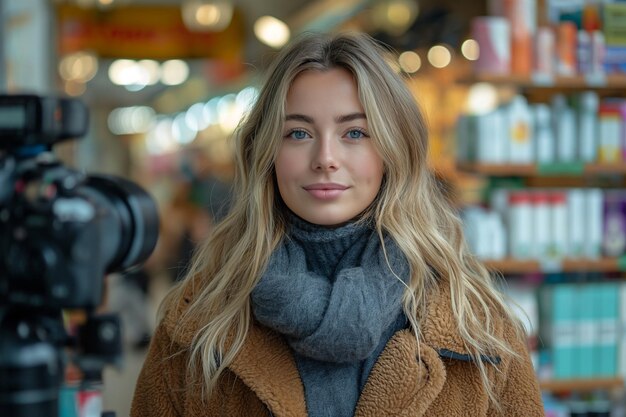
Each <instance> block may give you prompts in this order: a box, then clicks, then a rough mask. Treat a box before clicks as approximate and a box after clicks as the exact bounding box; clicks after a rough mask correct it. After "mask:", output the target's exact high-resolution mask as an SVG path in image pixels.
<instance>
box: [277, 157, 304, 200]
mask: <svg viewBox="0 0 626 417" xmlns="http://www.w3.org/2000/svg"><path fill="white" fill-rule="evenodd" d="M299 166H300V164H299V163H298V160H297V158H296V157H295V155H293V154H292V153H290V152H287V151H285V150H281V151H280V152H279V153H278V156H277V157H276V162H275V163H274V169H275V171H276V182H277V183H278V188H279V190H281V192H282V189H283V188H284V187H285V185H286V184H288V183H289V182H290V181H292V180H294V179H296V178H297V176H298V167H299Z"/></svg>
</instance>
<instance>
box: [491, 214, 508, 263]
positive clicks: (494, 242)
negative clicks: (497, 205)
mask: <svg viewBox="0 0 626 417" xmlns="http://www.w3.org/2000/svg"><path fill="white" fill-rule="evenodd" d="M487 223H488V227H487V228H488V230H489V257H490V259H504V258H505V257H506V253H507V250H506V248H507V242H506V230H505V228H504V223H503V222H502V217H500V215H499V214H498V213H496V212H495V211H491V212H489V213H488V219H487Z"/></svg>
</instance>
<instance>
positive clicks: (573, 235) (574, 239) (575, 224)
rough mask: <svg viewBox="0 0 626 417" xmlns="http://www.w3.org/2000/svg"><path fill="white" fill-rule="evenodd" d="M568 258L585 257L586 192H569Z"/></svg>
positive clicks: (577, 189) (577, 190)
mask: <svg viewBox="0 0 626 417" xmlns="http://www.w3.org/2000/svg"><path fill="white" fill-rule="evenodd" d="M567 223H568V227H567V230H568V237H567V256H568V257H570V258H582V257H583V256H584V255H585V240H586V235H585V223H586V217H585V191H584V190H581V189H579V188H572V189H570V190H568V191H567Z"/></svg>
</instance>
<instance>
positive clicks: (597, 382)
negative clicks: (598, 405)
mask: <svg viewBox="0 0 626 417" xmlns="http://www.w3.org/2000/svg"><path fill="white" fill-rule="evenodd" d="M539 385H540V387H541V390H542V391H550V392H553V393H567V392H572V391H577V392H588V391H595V390H599V389H605V390H610V389H621V388H624V380H623V379H622V378H593V379H564V380H551V381H539Z"/></svg>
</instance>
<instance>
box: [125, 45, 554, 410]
mask: <svg viewBox="0 0 626 417" xmlns="http://www.w3.org/2000/svg"><path fill="white" fill-rule="evenodd" d="M427 153H428V138H427V132H426V127H425V123H424V121H423V117H422V115H421V114H420V112H419V110H418V108H417V106H416V104H415V102H414V100H413V98H412V96H411V94H410V92H409V91H408V90H407V88H406V87H405V85H404V83H403V81H402V80H401V79H400V78H399V77H398V76H397V75H396V74H395V73H394V71H393V70H392V69H391V68H390V67H389V66H388V65H387V63H386V61H385V59H384V52H383V50H382V49H381V48H379V47H378V46H377V44H376V43H375V42H374V41H372V40H371V39H370V38H368V37H367V36H365V35H346V34H343V35H335V36H333V35H308V36H304V37H302V38H300V39H299V40H297V41H295V42H294V43H292V44H291V45H290V46H288V47H287V48H285V49H284V50H283V51H282V52H281V53H280V55H279V56H278V57H277V59H276V61H275V63H274V65H273V66H272V67H271V68H270V70H269V76H268V78H267V81H266V83H265V85H264V87H263V88H262V90H261V92H260V94H259V98H258V100H257V102H256V104H255V106H254V107H253V109H252V110H251V112H250V114H249V115H248V116H247V118H246V120H245V121H244V122H243V123H242V125H241V126H240V129H239V131H238V134H237V135H236V168H237V175H236V183H235V190H236V193H237V196H236V198H235V200H234V203H233V206H232V208H231V211H230V213H229V214H228V216H227V217H226V218H225V219H224V221H222V222H221V223H220V224H219V225H217V227H216V229H215V230H214V232H213V234H212V235H211V237H210V238H209V239H208V241H207V242H206V244H205V245H204V246H203V247H202V249H201V250H200V251H198V253H197V254H196V256H195V260H194V263H193V265H192V268H191V270H190V272H189V275H188V277H187V279H186V280H184V281H183V282H181V283H180V285H178V286H177V287H176V288H174V289H173V291H172V292H171V293H170V294H169V295H168V297H167V298H166V300H165V301H164V307H163V310H164V313H163V314H164V316H163V319H162V321H161V324H160V325H159V327H158V329H157V331H156V334H155V336H154V338H153V341H152V345H151V348H150V352H149V354H148V358H147V360H146V362H145V364H144V368H143V370H142V373H141V375H140V377H139V381H138V384H137V388H136V393H135V399H134V402H133V407H132V415H133V416H134V417H139V416H229V417H230V416H303V417H304V416H307V415H308V416H312V417H321V416H323V417H326V416H332V417H341V416H352V415H355V416H483V415H488V416H495V415H503V416H516V415H519V416H525V417H527V416H540V415H543V409H542V404H541V400H540V393H539V389H538V385H537V381H536V379H535V375H534V372H533V368H532V365H531V362H530V360H529V357H528V353H527V351H526V347H525V343H524V334H523V330H522V329H521V326H520V324H519V323H518V322H517V321H516V320H515V318H514V317H513V315H512V313H511V312H510V311H509V310H508V309H507V306H506V304H505V301H504V300H503V298H502V296H501V294H499V293H498V292H497V291H496V289H495V288H494V286H493V284H492V282H491V279H490V277H489V274H488V273H487V272H486V270H485V269H484V268H483V267H482V266H481V265H480V263H478V262H477V261H476V260H475V259H474V258H473V257H472V256H471V255H470V253H469V252H468V250H467V248H466V246H465V243H464V241H463V236H462V232H461V225H460V222H459V219H458V218H457V216H456V215H455V213H454V212H453V210H452V209H451V208H450V207H449V205H448V203H447V202H446V200H445V199H444V198H443V197H442V195H441V194H440V192H439V191H438V189H437V186H436V185H435V182H434V180H433V178H432V176H431V174H430V173H429V171H428V169H427V161H426V157H427Z"/></svg>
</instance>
